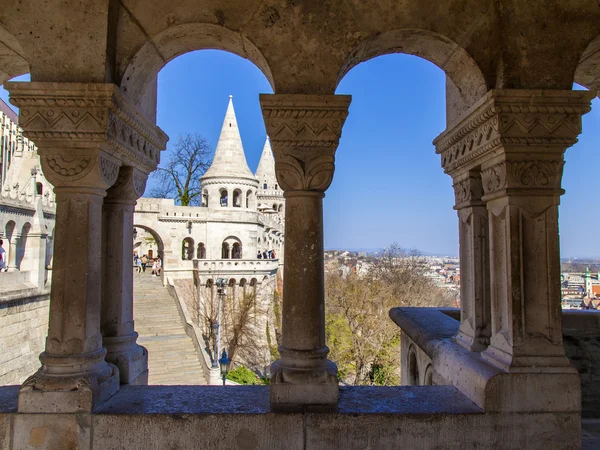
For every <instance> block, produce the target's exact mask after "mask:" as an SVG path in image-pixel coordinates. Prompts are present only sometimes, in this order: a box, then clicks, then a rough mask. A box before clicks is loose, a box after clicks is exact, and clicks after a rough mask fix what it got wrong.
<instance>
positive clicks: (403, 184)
mask: <svg viewBox="0 0 600 450" xmlns="http://www.w3.org/2000/svg"><path fill="white" fill-rule="evenodd" d="M24 79H26V78H24ZM158 86H159V91H158V92H159V94H158V125H159V126H160V127H161V128H162V129H163V130H164V131H165V132H166V133H167V134H168V135H169V136H170V137H171V143H170V144H174V143H175V142H176V140H177V136H179V135H180V134H184V133H188V132H196V133H200V134H201V135H203V136H204V137H206V138H207V139H208V141H209V143H210V144H211V146H212V147H213V149H214V146H216V143H217V140H218V137H219V132H220V128H221V124H222V121H223V116H224V114H225V110H226V108H227V101H228V96H229V95H230V94H231V95H233V100H234V106H235V110H236V114H237V118H238V124H239V127H240V133H241V136H242V141H243V144H244V149H245V151H246V157H247V160H248V165H249V166H250V169H251V170H253V171H254V170H256V166H257V165H258V160H259V158H260V154H261V151H262V147H263V144H264V139H265V127H264V123H263V120H262V114H261V111H260V105H259V102H258V94H259V93H272V89H271V86H270V85H269V83H268V81H267V79H266V78H265V77H264V75H263V74H262V73H261V72H260V70H259V69H258V68H257V67H256V66H254V65H253V64H252V63H251V62H249V61H247V60H244V59H242V58H240V57H237V56H235V55H232V54H228V53H225V52H219V51H210V50H204V51H199V52H193V53H188V54H186V55H183V56H180V57H179V58H177V59H175V60H173V61H171V62H170V63H169V64H168V65H167V66H166V67H165V68H164V69H163V70H162V71H161V73H160V75H159V84H158ZM444 86H445V82H444V74H443V72H442V71H441V70H440V69H438V68H437V67H436V66H434V65H433V64H431V63H429V62H428V61H425V60H423V59H420V58H417V57H414V56H408V55H388V56H381V57H379V58H375V59H373V60H371V61H368V62H366V63H363V64H360V65H359V66H357V67H355V68H354V69H353V70H351V71H350V72H349V73H348V74H347V75H346V76H345V77H344V79H343V80H342V82H341V83H340V85H339V87H338V90H337V93H339V94H351V95H352V96H353V99H352V105H351V107H350V114H349V116H348V119H347V121H346V124H345V126H344V130H343V135H342V139H341V141H340V146H339V148H338V151H337V154H336V172H335V177H334V180H333V183H332V185H331V187H330V188H329V190H328V191H327V194H326V197H325V200H324V215H325V217H324V220H325V247H326V248H369V249H372V248H380V247H385V246H387V245H389V244H391V243H393V242H397V243H399V244H400V245H402V246H405V247H411V248H417V249H419V250H421V251H423V252H427V253H435V254H447V255H456V254H457V253H458V231H457V218H456V213H455V211H454V210H453V209H452V205H453V203H454V196H453V192H452V185H451V180H450V177H448V176H447V175H445V174H444V173H443V171H442V169H441V167H440V159H439V157H438V155H436V154H435V150H434V147H433V145H432V143H431V142H432V140H433V139H434V138H435V137H436V136H437V135H438V134H439V133H440V132H441V131H443V130H444V126H445V93H444V89H445V87H444ZM0 97H1V98H3V99H5V100H6V97H7V94H6V91H3V92H0ZM593 108H594V109H593V110H592V112H591V113H589V114H588V115H586V116H584V119H583V120H584V128H583V129H584V133H583V134H582V135H581V136H580V140H579V143H578V144H576V145H575V146H574V147H572V148H571V149H569V150H568V151H567V154H566V160H567V163H566V165H565V172H564V178H563V187H564V188H565V190H566V194H565V195H564V196H563V197H562V205H561V208H560V231H561V251H562V256H565V257H567V256H579V257H584V256H600V240H599V239H598V238H597V232H596V227H597V224H598V223H600V208H598V204H597V203H596V195H595V191H594V187H595V185H596V178H597V172H598V171H599V170H600V148H599V147H600V146H599V144H598V143H600V126H599V125H600V101H599V100H598V99H596V100H594V102H593ZM167 152H168V150H167ZM165 157H166V154H165V155H164V156H163V158H165Z"/></svg>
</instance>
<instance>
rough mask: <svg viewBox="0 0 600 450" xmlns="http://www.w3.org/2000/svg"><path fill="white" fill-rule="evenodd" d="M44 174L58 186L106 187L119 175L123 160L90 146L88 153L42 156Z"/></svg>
mask: <svg viewBox="0 0 600 450" xmlns="http://www.w3.org/2000/svg"><path fill="white" fill-rule="evenodd" d="M40 162H41V165H42V169H43V170H44V175H45V176H46V178H47V179H48V181H50V183H51V184H52V185H53V186H54V187H55V188H58V189H60V188H63V187H64V188H77V187H85V188H95V189H101V190H103V189H106V188H108V187H109V186H111V185H112V184H113V183H114V182H115V181H116V180H117V176H118V174H119V167H120V166H121V161H119V160H118V159H117V158H115V157H114V156H111V155H110V154H109V153H107V152H104V151H101V150H97V149H88V150H86V151H85V152H70V153H64V154H61V153H58V152H50V153H48V152H47V153H46V154H43V155H40Z"/></svg>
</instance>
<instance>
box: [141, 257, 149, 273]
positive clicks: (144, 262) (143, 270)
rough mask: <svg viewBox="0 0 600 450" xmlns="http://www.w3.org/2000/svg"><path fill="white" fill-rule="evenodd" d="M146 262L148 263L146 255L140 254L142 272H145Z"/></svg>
mask: <svg viewBox="0 0 600 450" xmlns="http://www.w3.org/2000/svg"><path fill="white" fill-rule="evenodd" d="M146 264H148V258H147V257H146V255H144V256H142V272H144V273H146Z"/></svg>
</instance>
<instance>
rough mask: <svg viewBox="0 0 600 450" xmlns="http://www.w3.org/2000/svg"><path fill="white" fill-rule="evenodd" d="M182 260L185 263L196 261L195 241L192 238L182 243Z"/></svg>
mask: <svg viewBox="0 0 600 450" xmlns="http://www.w3.org/2000/svg"><path fill="white" fill-rule="evenodd" d="M181 259H182V260H184V261H185V260H192V259H194V239H192V238H191V237H186V238H184V239H183V240H182V241H181Z"/></svg>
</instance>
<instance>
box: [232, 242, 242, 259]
mask: <svg viewBox="0 0 600 450" xmlns="http://www.w3.org/2000/svg"><path fill="white" fill-rule="evenodd" d="M231 258H232V259H242V245H241V244H240V243H239V242H234V244H233V246H232V248H231Z"/></svg>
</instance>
